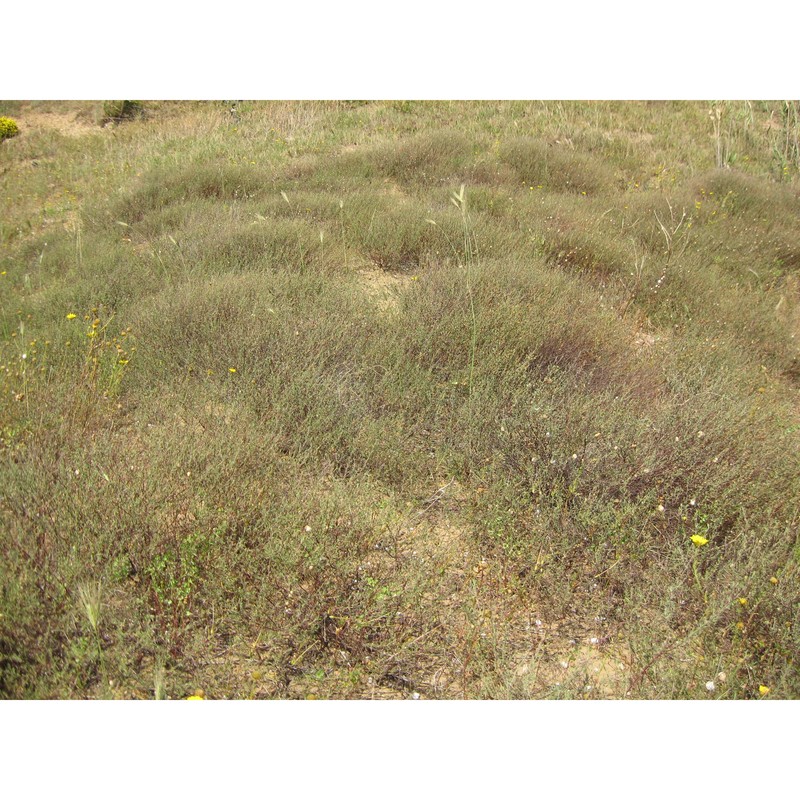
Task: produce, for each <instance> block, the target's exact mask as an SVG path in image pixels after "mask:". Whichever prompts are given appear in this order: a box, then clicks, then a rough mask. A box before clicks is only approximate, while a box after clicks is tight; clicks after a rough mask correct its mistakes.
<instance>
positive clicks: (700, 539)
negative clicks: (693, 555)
mask: <svg viewBox="0 0 800 800" xmlns="http://www.w3.org/2000/svg"><path fill="white" fill-rule="evenodd" d="M691 539H692V542H694V544H695V546H696V547H703V545H706V544H708V539H706V538H705V536H700V534H697V533H695V534H694V535H693V536H692V537H691Z"/></svg>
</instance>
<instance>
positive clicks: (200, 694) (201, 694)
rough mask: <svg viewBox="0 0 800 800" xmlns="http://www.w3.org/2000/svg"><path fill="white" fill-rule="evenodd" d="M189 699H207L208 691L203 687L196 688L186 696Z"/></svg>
mask: <svg viewBox="0 0 800 800" xmlns="http://www.w3.org/2000/svg"><path fill="white" fill-rule="evenodd" d="M186 699H187V700H205V699H206V693H205V692H204V691H203V690H202V689H195V691H194V694H193V695H190V696H189V697H187V698H186Z"/></svg>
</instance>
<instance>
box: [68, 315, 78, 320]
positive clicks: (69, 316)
mask: <svg viewBox="0 0 800 800" xmlns="http://www.w3.org/2000/svg"><path fill="white" fill-rule="evenodd" d="M77 316H78V315H77V314H67V319H75V317H77Z"/></svg>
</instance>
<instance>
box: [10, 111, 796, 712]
mask: <svg viewBox="0 0 800 800" xmlns="http://www.w3.org/2000/svg"><path fill="white" fill-rule="evenodd" d="M0 116H8V117H12V118H13V119H15V120H16V121H17V122H18V125H19V130H20V134H19V135H18V136H16V137H14V138H13V139H7V140H5V141H3V142H2V143H0V198H2V204H3V206H2V207H3V211H2V215H0V240H2V243H3V249H2V261H1V262H0V273H1V274H0V514H1V515H2V525H0V542H1V543H2V552H3V554H4V559H3V561H2V563H1V564H0V586H2V593H0V696H2V697H26V698H32V697H76V698H77V697H116V698H131V697H137V698H147V697H154V696H155V697H183V696H186V695H189V694H192V693H193V691H194V690H195V689H197V688H202V689H203V690H204V692H205V694H206V695H207V696H209V697H236V698H268V697H270V698H289V697H296V698H306V697H334V698H369V697H375V698H383V697H387V698H388V697H396V698H407V697H425V698H584V697H586V698H595V697H612V698H623V697H630V698H710V697H714V698H717V697H718V698H764V697H766V696H769V697H770V698H773V697H782V698H795V697H798V696H799V695H800V678H799V677H798V673H797V667H796V663H795V658H796V653H797V652H798V647H799V646H800V642H798V633H797V626H798V623H800V620H798V603H797V600H798V589H799V588H800V577H799V576H798V566H799V565H800V542H798V508H799V507H800V505H799V503H798V501H799V500H800V469H799V467H800V463H798V461H799V459H798V454H799V451H798V442H799V441H800V440H798V436H799V435H800V413H799V412H800V405H798V389H799V388H800V360H798V357H799V356H800V349H799V348H800V305H799V301H800V280H799V279H798V268H800V231H798V225H797V221H798V212H800V192H798V185H799V184H798V178H797V171H798V166H799V165H800V149H799V148H798V139H797V136H798V120H797V105H796V104H793V103H779V102H770V103H766V102H741V103H733V102H726V103H720V104H716V105H712V104H703V103H680V102H673V103H601V102H592V103H538V102H497V103H486V102H480V103H463V102H459V103H456V102H436V103H433V102H431V103H429V102H424V103H423V102H402V103H401V102H358V101H348V102H313V103H312V102H302V103H287V102H266V103H261V102H259V103H255V102H240V103H237V104H235V105H234V104H229V103H227V104H226V103H218V102H215V103H194V102H192V103H189V102H187V103H167V102H149V103H148V102H145V103H144V104H143V115H141V116H139V117H136V118H133V119H130V120H122V121H117V122H111V123H108V124H106V125H102V124H101V122H102V103H83V102H81V103H77V102H76V103H66V102H53V103H42V102H39V103H21V102H3V103H0Z"/></svg>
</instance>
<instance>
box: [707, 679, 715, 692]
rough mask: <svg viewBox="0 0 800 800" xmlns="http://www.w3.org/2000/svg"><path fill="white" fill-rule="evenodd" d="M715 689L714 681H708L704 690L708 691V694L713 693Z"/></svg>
mask: <svg viewBox="0 0 800 800" xmlns="http://www.w3.org/2000/svg"><path fill="white" fill-rule="evenodd" d="M716 688H717V687H716V686H715V685H714V681H708V683H706V689H708V691H709V692H713V691H714V689H716Z"/></svg>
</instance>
